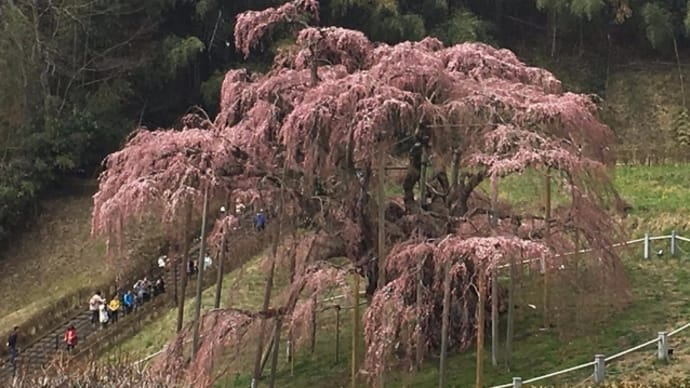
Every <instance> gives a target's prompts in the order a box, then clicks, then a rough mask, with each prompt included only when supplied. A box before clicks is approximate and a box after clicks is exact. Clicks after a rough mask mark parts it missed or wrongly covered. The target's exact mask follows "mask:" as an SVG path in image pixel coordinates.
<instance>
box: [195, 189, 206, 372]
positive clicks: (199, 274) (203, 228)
mask: <svg viewBox="0 0 690 388" xmlns="http://www.w3.org/2000/svg"><path fill="white" fill-rule="evenodd" d="M207 212H208V187H206V188H205V189H204V206H203V210H202V213H201V235H200V236H199V240H201V241H200V242H199V261H198V263H199V264H197V267H198V270H197V279H196V306H195V309H194V326H193V337H192V360H194V357H196V353H197V351H198V350H199V329H200V326H201V296H202V291H203V289H204V285H203V280H204V267H205V265H204V261H205V260H204V259H205V258H206V252H205V251H206V249H205V248H206V213H207Z"/></svg>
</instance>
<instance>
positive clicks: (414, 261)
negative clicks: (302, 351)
mask: <svg viewBox="0 0 690 388" xmlns="http://www.w3.org/2000/svg"><path fill="white" fill-rule="evenodd" d="M318 20H320V19H319V3H318V2H317V1H315V0H294V1H292V2H288V3H286V4H284V5H282V6H279V7H274V8H267V9H265V10H263V11H249V12H246V13H243V14H240V15H239V16H238V18H237V23H236V25H235V32H234V36H235V44H236V45H237V49H238V50H240V51H241V52H242V53H243V55H245V56H248V55H251V54H253V53H254V52H257V51H260V50H261V49H262V48H264V47H267V46H268V45H269V44H270V42H271V41H272V40H273V39H275V37H276V33H278V32H289V33H292V34H294V39H295V40H294V41H295V44H294V45H292V46H287V47H284V48H283V49H281V50H280V52H278V53H277V55H276V56H275V58H274V61H273V64H272V66H271V68H270V69H269V70H268V71H266V72H255V71H250V70H247V69H236V70H230V71H229V72H227V73H226V75H225V79H224V81H223V83H222V88H221V91H220V96H221V97H220V106H219V113H218V115H217V117H216V118H215V120H213V121H211V120H209V119H207V118H203V117H200V116H194V115H188V116H185V119H184V120H183V122H184V125H183V128H182V129H181V130H175V129H159V130H156V131H151V132H149V131H146V130H141V131H139V132H137V134H136V135H135V136H134V137H133V138H131V139H130V140H129V142H128V143H127V144H126V145H125V147H124V148H123V150H121V151H119V152H117V153H115V154H113V155H111V156H109V157H108V159H107V161H106V165H105V166H106V170H105V171H104V173H103V174H102V175H101V178H100V186H99V192H98V194H97V195H96V196H95V202H94V204H95V209H94V232H95V233H104V234H107V235H109V236H111V237H117V236H118V235H119V234H121V233H122V230H121V228H120V226H122V225H124V223H123V221H124V222H125V223H126V221H127V219H129V218H132V217H135V216H141V215H144V216H145V215H150V216H153V217H157V218H161V219H162V220H164V221H165V222H168V223H171V224H175V223H177V222H178V220H179V219H180V217H182V216H183V215H182V213H183V212H181V211H179V209H180V207H179V206H178V205H179V204H180V203H183V202H181V201H182V198H183V197H184V198H185V199H184V203H187V204H190V205H192V206H193V204H195V203H196V204H198V203H199V202H200V201H199V199H200V196H201V193H202V192H204V191H205V190H207V189H209V190H210V191H211V193H212V196H215V197H216V198H222V197H225V196H226V195H228V194H230V195H231V196H233V197H242V198H246V199H248V200H250V201H260V202H261V203H262V204H264V205H268V206H269V207H272V208H276V203H277V199H278V197H279V192H280V193H284V194H281V196H280V197H281V198H282V199H281V200H280V205H278V206H282V207H283V210H281V214H283V215H285V216H289V217H291V218H295V219H297V220H300V222H301V223H302V225H304V226H307V227H309V228H313V229H315V230H316V231H317V232H315V234H314V235H308V236H304V237H302V238H300V237H297V238H296V240H295V242H294V244H295V247H296V248H295V249H294V251H293V253H292V255H295V256H294V257H293V259H292V260H293V261H294V262H297V263H301V264H300V265H297V266H294V268H295V272H294V276H293V277H292V283H291V285H290V287H288V289H287V291H286V294H285V295H284V298H281V300H282V301H283V302H281V304H280V305H279V306H277V307H275V308H271V309H269V310H263V311H243V310H236V309H232V308H228V309H223V310H217V311H213V312H210V313H209V314H207V315H206V317H205V318H204V320H205V322H204V325H203V327H204V331H205V332H206V334H205V336H204V339H203V340H202V343H201V347H202V349H205V351H202V352H201V353H200V354H201V355H202V356H200V357H198V358H196V359H195V360H193V361H192V365H191V367H190V369H189V371H190V373H189V374H188V376H187V379H188V380H189V381H190V382H196V383H200V384H207V383H208V382H209V380H207V379H208V378H209V376H208V372H209V367H208V366H209V364H208V363H209V362H211V361H212V358H213V354H216V351H217V350H218V349H219V347H221V346H225V345H229V344H234V343H237V342H238V341H241V340H242V339H243V337H244V335H245V334H246V333H247V332H248V331H249V330H251V328H252V327H253V326H254V325H255V324H256V323H257V322H259V321H261V320H263V319H266V318H269V317H281V319H285V320H287V321H288V322H291V325H296V324H299V323H300V322H303V319H301V317H303V316H305V314H308V313H309V312H310V311H311V310H313V309H314V308H315V307H316V305H315V302H314V300H315V297H317V296H318V295H320V294H321V293H323V292H324V291H326V290H328V289H330V288H332V287H341V288H343V289H345V290H347V289H348V287H349V286H348V285H347V283H346V282H345V278H346V277H347V276H348V274H349V273H350V272H352V271H354V272H356V273H359V274H361V275H363V276H365V277H366V278H367V279H368V285H367V293H368V294H369V296H370V298H371V303H370V306H369V308H368V310H367V313H366V318H365V320H364V325H365V332H366V345H367V359H366V367H367V370H368V371H369V372H370V374H371V377H372V378H375V377H376V376H378V375H379V374H380V373H382V371H383V370H385V368H386V365H387V364H388V361H389V359H390V358H391V357H394V356H395V355H396V354H398V355H399V354H400V351H401V350H402V354H412V350H413V349H421V350H422V352H423V353H426V352H428V351H429V350H430V349H433V348H437V347H438V346H439V345H440V341H439V335H438V333H439V327H440V325H441V321H440V320H441V317H440V315H439V314H435V313H433V312H434V311H439V309H440V307H441V305H442V299H443V293H442V291H441V290H440V287H438V286H437V285H438V284H440V283H441V279H442V277H443V276H444V275H443V273H444V271H446V268H447V271H449V273H450V276H451V284H452V290H453V291H452V298H453V299H454V300H459V301H462V303H454V304H453V307H452V308H451V311H450V314H451V316H452V317H453V319H452V321H451V331H450V333H451V334H450V337H451V341H450V346H451V348H457V349H462V348H465V347H467V346H468V345H469V344H470V342H471V341H472V339H473V338H474V337H475V336H476V332H477V325H478V323H477V321H476V318H475V312H476V311H477V309H480V308H482V307H481V306H478V299H477V295H476V292H475V290H476V289H477V287H486V285H487V284H488V282H485V281H482V280H480V279H483V278H488V277H491V276H495V273H494V272H493V270H494V269H495V268H496V267H498V266H499V265H503V264H505V263H507V261H508V259H509V258H511V257H512V258H515V257H519V258H541V259H543V260H545V262H546V263H547V264H546V265H547V269H548V268H556V267H558V266H560V265H562V263H563V262H564V260H566V258H564V257H561V256H556V255H555V254H554V253H555V252H558V251H562V250H570V249H574V248H575V247H576V246H577V244H578V243H577V242H576V241H579V243H580V244H585V245H586V246H589V247H591V248H593V249H596V250H597V252H600V260H599V264H598V267H597V268H598V270H597V271H598V272H599V273H600V274H601V276H602V277H605V278H607V279H609V280H610V281H609V283H608V286H609V287H610V289H611V290H610V291H611V292H610V293H609V294H608V295H610V296H611V301H612V303H620V302H623V300H624V296H625V291H626V282H625V275H624V273H623V272H622V268H621V266H620V265H619V263H618V257H617V256H616V254H615V252H612V251H610V250H609V249H607V247H608V246H609V245H610V243H611V239H612V238H615V236H616V235H615V230H616V224H615V222H614V221H613V218H612V215H611V213H610V212H609V211H608V210H607V209H609V208H610V207H611V206H612V202H611V199H610V198H616V196H615V192H614V193H613V194H614V195H613V196H611V195H610V194H612V193H611V184H610V177H609V174H608V171H607V166H609V165H610V164H611V163H612V162H613V161H614V160H613V158H612V156H611V155H612V154H611V152H610V151H611V149H610V147H611V146H612V144H613V140H614V137H613V133H612V131H611V130H610V129H609V128H608V127H607V126H606V125H604V124H602V123H601V122H600V121H599V120H598V119H597V117H596V111H597V107H596V105H595V104H594V102H593V101H592V99H591V97H590V96H587V95H583V94H575V93H570V92H564V91H563V90H562V86H561V82H560V81H558V80H557V79H556V78H555V77H554V76H553V74H551V73H550V72H548V71H546V70H544V69H540V68H535V67H530V66H527V65H525V64H524V63H523V62H522V61H520V60H519V59H518V58H517V56H516V55H515V54H514V53H513V52H511V51H509V50H507V49H496V48H494V47H492V46H489V45H486V44H482V43H462V44H455V45H450V46H445V45H444V44H443V43H442V42H441V41H440V40H438V39H436V38H430V37H428V38H424V39H422V40H420V41H417V42H411V41H406V42H403V43H397V44H386V43H374V42H372V41H370V40H369V39H368V38H367V37H366V36H365V35H364V34H363V33H362V32H360V31H356V30H350V29H345V28H337V27H317V26H313V25H310V23H315V22H318ZM391 162H395V163H402V164H403V165H404V166H405V168H406V173H405V176H404V178H403V179H402V181H401V182H397V183H395V184H397V185H399V187H400V189H401V190H400V191H401V192H402V193H403V194H402V196H401V197H400V198H396V199H395V200H385V199H383V201H382V199H381V198H380V197H378V198H374V196H373V195H372V193H373V191H374V189H375V187H376V185H384V184H387V183H386V182H385V177H384V176H382V175H381V171H383V170H382V168H381V167H383V166H385V165H387V164H389V163H391ZM527 169H531V170H538V171H546V170H549V171H550V174H551V175H552V176H553V177H554V179H555V182H556V183H557V186H558V190H559V191H560V192H562V193H563V194H564V195H565V197H566V198H567V200H566V201H565V202H564V203H563V204H562V205H560V206H559V207H557V208H556V209H554V212H553V213H552V214H551V215H550V218H548V219H545V218H544V216H543V215H542V214H540V213H537V212H535V211H534V210H529V209H523V208H518V207H515V208H513V207H511V206H510V205H511V204H510V203H505V202H503V203H500V204H499V203H497V200H496V199H495V198H493V199H490V198H487V196H486V195H484V194H483V193H482V192H481V190H479V189H478V188H479V186H480V184H481V183H482V182H484V181H486V180H488V181H490V182H491V183H492V185H495V184H496V182H497V181H498V180H499V179H501V178H502V177H505V176H508V175H513V174H522V173H524V172H525V171H526V170H527ZM388 184H393V183H391V182H388ZM283 195H284V196H283ZM497 207H500V209H501V210H500V211H498V210H497ZM161 208H162V209H164V210H163V211H161ZM377 208H378V209H385V212H384V214H385V217H384V218H383V219H381V218H380V217H379V218H377V217H376V215H375V214H376V213H375V210H376V209H377ZM196 209H197V211H198V210H199V206H198V205H196ZM285 210H287V211H285ZM218 222H219V223H220V224H224V223H225V224H228V225H230V224H234V222H235V221H234V218H232V219H231V218H228V221H227V222H226V221H223V220H221V221H218ZM220 224H219V225H220ZM113 225H115V226H113ZM379 228H385V230H386V236H387V238H386V239H385V240H384V241H383V243H384V244H386V246H388V247H390V250H389V252H388V254H387V255H386V257H385V259H383V260H376V255H377V248H381V247H379V246H378V244H380V243H381V241H378V242H377V241H376V240H375V238H374V236H375V233H374V232H375V231H376V230H378V229H379ZM214 231H215V232H216V233H232V228H230V227H217V228H215V229H214ZM225 236H226V235H225ZM225 236H223V237H222V238H225ZM210 238H211V239H212V240H214V241H218V240H219V239H220V238H221V237H219V236H218V235H213V236H211V237H210ZM324 247H326V248H324ZM285 254H287V253H285ZM339 256H345V257H347V258H348V259H349V262H350V264H349V265H348V266H346V267H342V266H337V265H335V264H334V263H333V262H332V261H331V259H333V258H334V257H339ZM419 263H422V265H421V271H422V273H420V274H418V275H419V276H420V278H421V281H422V282H423V284H424V287H423V290H424V291H423V293H424V294H423V295H417V292H418V291H417V290H418V288H417V286H416V282H417V277H416V276H417V275H415V271H420V270H415V269H414V268H416V266H417V265H418V264H419ZM380 276H383V279H381V280H380V279H379V277H380ZM492 297H498V296H497V295H496V296H492ZM420 309H421V310H420ZM391 311H396V312H398V314H393V315H391V314H390V312H391ZM415 333H421V337H420V336H418V335H416V334H415ZM186 335H188V333H184V332H183V333H182V334H181V336H180V337H179V338H178V339H177V341H176V343H175V345H174V346H171V347H170V348H169V349H168V351H167V352H166V353H167V355H166V357H165V358H164V360H163V361H162V364H161V365H160V367H161V368H163V369H167V370H169V371H171V372H172V371H174V370H175V368H176V367H175V366H176V365H179V364H178V362H177V358H178V357H181V353H180V352H181V351H182V349H183V344H184V338H185V337H186ZM419 338H421V339H422V342H421V343H420V342H419ZM394 344H397V345H395V346H394ZM395 349H397V353H396V351H395ZM178 372H179V370H178Z"/></svg>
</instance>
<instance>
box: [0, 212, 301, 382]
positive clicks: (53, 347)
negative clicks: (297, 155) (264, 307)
mask: <svg viewBox="0 0 690 388" xmlns="http://www.w3.org/2000/svg"><path fill="white" fill-rule="evenodd" d="M272 226H273V225H270V224H269V227H268V228H267V229H266V230H265V231H263V232H254V231H245V232H244V233H243V234H242V235H239V236H237V237H235V238H234V239H233V241H234V243H233V245H232V255H230V256H231V257H226V259H225V260H226V265H225V266H224V272H225V273H228V272H230V271H232V270H234V269H237V268H238V267H239V266H241V265H243V264H244V263H246V262H247V261H249V260H250V259H251V258H253V257H255V256H256V255H258V254H260V253H261V252H262V251H264V250H265V248H266V246H267V244H268V243H270V241H271V237H272V236H273V233H275V229H274V228H273V227H272ZM283 232H284V233H283V236H287V235H289V231H286V230H285V226H284V228H283ZM198 250H199V248H198V245H197V246H195V247H193V248H192V250H190V256H189V257H190V258H195V259H196V258H197V256H198ZM195 253H196V256H195V255H194V254H195ZM168 272H169V273H173V272H174V271H168ZM183 273H185V272H184V271H178V273H177V277H178V279H177V280H178V282H179V280H180V276H182V274H183ZM215 273H216V272H215V271H210V272H209V273H208V276H207V277H206V278H205V279H204V284H205V285H211V284H213V282H214V281H215ZM171 280H172V278H171V277H166V293H167V294H168V295H170V294H171V289H170V287H171V286H172V284H173V282H172V281H171ZM178 284H179V283H178ZM194 285H196V276H193V277H192V278H191V279H190V281H189V282H188V283H187V296H190V295H191V293H190V291H189V290H193V289H194ZM164 295H165V294H164ZM158 298H160V297H158ZM158 298H156V299H158ZM87 302H88V301H84V306H85V308H84V311H81V312H79V313H77V314H75V315H73V316H72V317H70V318H69V319H68V320H66V321H65V323H64V324H63V325H61V326H59V327H56V328H55V329H54V330H52V331H51V332H49V333H48V334H46V335H44V336H42V337H40V338H39V339H37V340H36V341H34V342H33V343H32V344H30V345H29V346H28V347H27V348H26V349H21V348H20V349H19V355H18V356H17V371H16V373H17V375H19V376H23V375H28V374H29V373H36V372H41V371H42V367H44V366H45V365H47V364H49V363H50V362H52V361H53V360H54V358H55V357H56V356H57V355H58V354H59V353H60V352H62V351H63V350H64V349H65V345H64V342H63V341H62V339H63V334H64V331H65V330H66V328H67V327H68V326H69V325H74V326H75V328H76V329H77V333H78V335H79V343H78V345H77V348H76V351H75V353H74V354H75V357H78V356H80V355H85V354H88V353H91V352H84V351H83V350H84V349H85V348H94V347H95V345H97V344H96V342H97V341H96V340H97V339H98V338H100V337H101V336H108V335H110V334H111V333H112V332H114V331H115V330H118V328H125V327H127V326H128V325H129V324H131V322H133V321H134V320H137V321H138V320H143V319H147V318H148V317H149V316H151V315H152V314H153V313H154V312H155V311H156V310H155V309H154V308H152V307H153V306H152V305H153V304H154V303H155V302H156V300H153V301H149V302H148V303H145V304H144V305H143V306H142V307H141V308H140V309H139V311H137V312H133V313H131V314H129V315H126V316H121V317H120V319H119V320H118V323H116V324H113V325H108V326H107V327H106V328H105V329H99V328H97V327H94V326H93V325H92V324H91V314H90V312H89V311H88V309H87V307H86V306H87ZM156 304H157V303H156ZM124 339H126V337H123V338H120V339H119V341H122V340H124ZM3 342H4V339H3ZM110 345H113V344H110ZM12 377H13V370H12V368H11V367H10V365H9V363H8V362H7V360H3V362H0V386H11V380H12ZM5 382H6V383H7V384H8V385H4V384H5Z"/></svg>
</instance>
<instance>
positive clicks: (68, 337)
mask: <svg viewBox="0 0 690 388" xmlns="http://www.w3.org/2000/svg"><path fill="white" fill-rule="evenodd" d="M77 340H78V337H77V329H76V328H75V327H74V325H70V327H68V328H67V331H65V344H67V350H68V351H70V350H72V349H74V347H75V346H77Z"/></svg>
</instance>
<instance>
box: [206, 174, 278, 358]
mask: <svg viewBox="0 0 690 388" xmlns="http://www.w3.org/2000/svg"><path fill="white" fill-rule="evenodd" d="M207 212H208V187H206V189H205V190H204V206H203V210H202V213H201V234H200V236H199V264H198V267H199V269H198V272H197V273H198V276H197V279H196V306H195V309H194V328H193V336H192V360H193V359H194V357H196V353H197V351H198V350H199V327H200V326H201V296H202V291H203V289H204V285H203V280H204V267H205V265H204V259H205V257H206V254H205V253H206V252H205V251H206V246H205V245H206V213H207ZM264 310H265V309H264Z"/></svg>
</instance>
